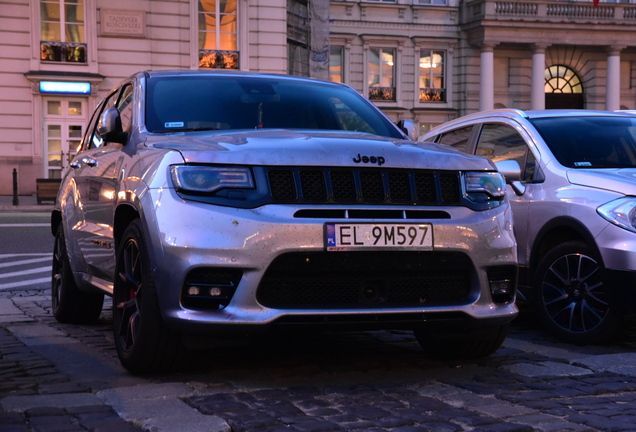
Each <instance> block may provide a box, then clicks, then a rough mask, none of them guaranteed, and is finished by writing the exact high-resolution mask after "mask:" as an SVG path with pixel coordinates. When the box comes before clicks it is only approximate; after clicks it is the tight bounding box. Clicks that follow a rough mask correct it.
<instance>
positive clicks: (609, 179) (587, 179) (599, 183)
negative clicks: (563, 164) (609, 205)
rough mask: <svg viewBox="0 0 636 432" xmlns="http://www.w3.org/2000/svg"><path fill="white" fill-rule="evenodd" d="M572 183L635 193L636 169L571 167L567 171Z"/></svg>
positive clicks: (630, 193) (625, 193) (623, 192)
mask: <svg viewBox="0 0 636 432" xmlns="http://www.w3.org/2000/svg"><path fill="white" fill-rule="evenodd" d="M567 178H568V181H569V182H570V183H572V184H577V185H581V186H587V187H590V188H595V189H604V190H609V191H614V192H618V193H622V194H624V195H636V169H633V168H616V169H611V168H604V169H572V170H569V171H568V172H567Z"/></svg>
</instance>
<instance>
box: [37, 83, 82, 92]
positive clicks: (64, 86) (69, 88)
mask: <svg viewBox="0 0 636 432" xmlns="http://www.w3.org/2000/svg"><path fill="white" fill-rule="evenodd" d="M40 93H65V94H90V93H91V83H89V82H64V81H40Z"/></svg>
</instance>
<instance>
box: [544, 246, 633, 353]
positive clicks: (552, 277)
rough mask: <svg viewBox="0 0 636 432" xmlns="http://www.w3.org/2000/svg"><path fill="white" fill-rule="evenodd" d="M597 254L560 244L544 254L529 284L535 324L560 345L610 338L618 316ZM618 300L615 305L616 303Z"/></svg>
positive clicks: (613, 294)
mask: <svg viewBox="0 0 636 432" xmlns="http://www.w3.org/2000/svg"><path fill="white" fill-rule="evenodd" d="M604 270H605V269H604V267H603V264H602V263H601V260H600V257H598V255H597V253H596V252H595V251H594V250H593V249H592V248H591V247H589V246H587V245H586V244H585V243H582V242H567V243H562V244H560V245H558V246H556V247H554V248H553V249H551V250H550V251H548V253H546V254H545V256H544V257H543V258H542V259H541V261H540V262H539V264H538V266H537V270H536V272H535V275H534V281H533V300H534V304H535V307H536V310H537V315H538V318H539V321H540V322H541V323H542V324H543V326H544V327H545V328H546V329H547V330H548V331H549V332H550V333H551V334H553V335H555V336H556V337H558V338H559V339H561V340H562V341H564V342H569V343H575V344H579V345H581V344H589V343H594V342H597V341H600V340H602V339H605V338H606V337H608V336H610V335H611V334H612V333H613V332H614V330H615V328H616V326H617V324H618V322H619V318H620V316H621V312H620V310H619V308H620V306H619V301H620V300H618V299H615V298H614V297H615V296H616V293H614V292H612V290H611V289H610V288H611V287H610V286H608V284H607V283H606V281H605V280H604V275H603V273H604ZM617 301H618V302H617Z"/></svg>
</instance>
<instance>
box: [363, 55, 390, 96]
mask: <svg viewBox="0 0 636 432" xmlns="http://www.w3.org/2000/svg"><path fill="white" fill-rule="evenodd" d="M395 51H396V50H395V49H394V48H370V49H369V51H368V59H367V78H368V84H369V99H371V100H376V101H382V100H385V101H394V100H396V99H395V96H396V95H395V93H396V91H395V63H396V61H395V59H396V57H395Z"/></svg>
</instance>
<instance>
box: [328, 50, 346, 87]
mask: <svg viewBox="0 0 636 432" xmlns="http://www.w3.org/2000/svg"><path fill="white" fill-rule="evenodd" d="M343 56H344V50H343V49H342V47H341V46H332V47H330V48H329V80H331V81H333V82H337V83H342V82H344V67H343V65H344V61H343V60H344V58H343Z"/></svg>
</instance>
